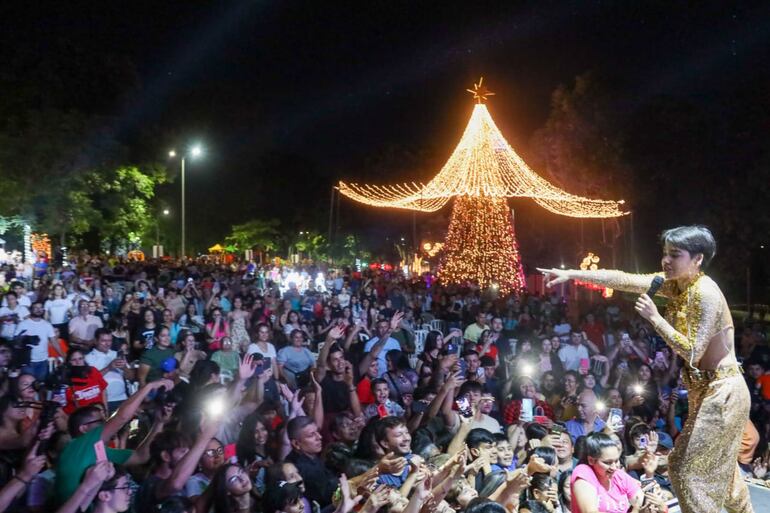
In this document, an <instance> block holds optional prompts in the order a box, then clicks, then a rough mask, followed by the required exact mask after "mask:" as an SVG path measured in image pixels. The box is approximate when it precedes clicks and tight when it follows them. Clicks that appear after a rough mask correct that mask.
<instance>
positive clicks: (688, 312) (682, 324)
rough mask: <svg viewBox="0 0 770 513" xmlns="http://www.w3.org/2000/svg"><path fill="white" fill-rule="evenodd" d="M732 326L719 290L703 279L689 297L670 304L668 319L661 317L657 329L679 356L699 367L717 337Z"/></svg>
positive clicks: (656, 325) (681, 297)
mask: <svg viewBox="0 0 770 513" xmlns="http://www.w3.org/2000/svg"><path fill="white" fill-rule="evenodd" d="M731 325H732V319H731V317H730V315H729V310H727V303H726V302H725V300H724V296H722V293H721V291H720V290H719V287H718V286H717V284H716V283H714V282H713V281H712V280H711V279H709V278H702V279H700V280H699V281H698V283H697V284H696V285H695V286H694V287H693V289H692V290H691V291H690V293H689V294H682V296H680V297H677V298H675V299H674V300H673V301H671V302H670V303H669V305H668V307H667V309H666V318H665V319H663V318H659V319H658V320H657V321H656V322H655V323H653V328H655V331H657V332H658V334H659V335H660V336H661V337H663V340H665V341H666V343H667V344H668V346H669V347H670V348H671V349H672V350H673V351H674V352H675V353H676V354H678V355H679V356H681V357H682V358H684V359H685V361H686V362H689V363H691V364H692V365H693V366H697V364H698V362H699V361H700V359H701V358H702V357H703V354H704V353H705V352H706V349H707V348H708V345H709V342H710V341H711V339H712V338H713V337H714V335H716V334H717V333H718V332H720V331H721V330H723V329H724V328H726V327H728V326H731Z"/></svg>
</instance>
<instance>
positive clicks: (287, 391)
mask: <svg viewBox="0 0 770 513" xmlns="http://www.w3.org/2000/svg"><path fill="white" fill-rule="evenodd" d="M311 375H312V373H311ZM278 390H280V392H281V395H282V396H283V398H284V399H286V400H287V401H288V402H289V403H291V402H292V401H293V400H294V393H293V392H292V391H291V388H289V385H287V384H286V383H279V384H278Z"/></svg>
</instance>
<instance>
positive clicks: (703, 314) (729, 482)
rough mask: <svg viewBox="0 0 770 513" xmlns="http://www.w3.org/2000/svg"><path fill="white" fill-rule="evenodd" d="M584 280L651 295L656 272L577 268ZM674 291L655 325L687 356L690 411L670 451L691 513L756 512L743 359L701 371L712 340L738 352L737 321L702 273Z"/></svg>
mask: <svg viewBox="0 0 770 513" xmlns="http://www.w3.org/2000/svg"><path fill="white" fill-rule="evenodd" d="M576 275H577V277H578V279H580V280H582V281H588V282H592V283H595V284H597V285H603V286H606V287H611V288H613V289H618V290H623V291H626V292H635V293H637V294H643V293H644V292H646V291H647V289H648V288H649V286H650V282H651V281H652V279H653V277H655V276H656V275H654V274H649V275H640V274H629V273H624V272H622V271H611V270H598V271H576ZM659 294H660V295H663V296H666V297H668V298H669V299H670V300H669V303H668V305H667V308H666V318H665V320H661V321H659V322H657V323H656V324H655V325H654V328H655V331H657V332H658V334H659V335H660V336H661V337H662V338H663V339H664V340H665V341H666V343H667V344H668V345H669V347H671V349H672V350H673V351H674V352H675V353H676V354H677V355H679V356H681V357H682V358H683V359H684V360H685V372H684V382H685V384H686V386H687V388H688V391H689V395H688V405H689V415H688V417H687V421H686V422H685V425H684V427H683V429H682V432H681V434H680V435H679V437H678V438H677V439H676V443H675V446H674V450H673V452H672V453H671V456H670V457H669V465H670V467H669V468H670V470H671V472H670V473H671V483H672V485H673V488H674V492H675V493H676V495H677V497H678V498H679V504H680V506H681V508H682V512H683V513H719V512H720V511H721V510H722V508H725V509H726V510H727V511H728V512H730V513H733V512H736V513H737V512H741V513H748V512H752V511H753V508H752V506H751V500H750V497H749V491H748V488H747V486H746V483H745V482H744V481H743V479H742V478H741V474H740V470H739V469H738V450H739V448H740V444H741V435H742V434H743V430H744V428H745V426H746V422H747V421H748V418H749V407H750V404H751V399H750V396H749V390H748V388H747V387H746V383H745V381H744V380H743V377H742V376H741V370H740V367H739V366H738V365H728V366H723V367H720V368H719V369H712V370H700V369H698V363H699V362H700V359H701V358H702V357H703V355H704V353H705V352H706V350H707V349H708V348H709V346H711V345H712V344H716V345H722V344H724V345H725V346H724V347H726V348H729V349H730V352H734V348H733V344H734V342H733V333H734V327H733V320H732V316H731V315H730V309H729V308H728V306H727V301H726V300H725V298H724V296H723V295H722V291H721V290H719V287H718V286H717V284H716V283H715V282H714V281H713V280H712V279H711V278H709V277H707V276H704V275H702V274H701V275H699V276H698V277H697V278H695V279H694V280H693V281H692V282H691V283H690V284H689V285H688V286H687V288H686V289H685V290H684V291H679V290H678V288H677V284H676V282H675V281H673V280H667V281H666V282H665V283H664V284H663V287H661V289H660V291H659Z"/></svg>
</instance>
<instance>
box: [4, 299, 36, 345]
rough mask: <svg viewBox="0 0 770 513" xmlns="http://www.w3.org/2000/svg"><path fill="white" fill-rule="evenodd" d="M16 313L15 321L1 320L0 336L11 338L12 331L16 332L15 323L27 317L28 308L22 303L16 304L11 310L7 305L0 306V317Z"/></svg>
mask: <svg viewBox="0 0 770 513" xmlns="http://www.w3.org/2000/svg"><path fill="white" fill-rule="evenodd" d="M13 314H16V320H15V321H5V322H3V327H2V331H0V337H3V338H6V339H9V340H10V339H12V338H13V335H14V333H16V325H17V324H18V323H19V322H21V321H23V320H24V319H26V318H27V317H29V310H28V309H27V307H26V306H22V305H16V308H14V309H13V310H11V309H10V308H8V307H7V306H3V307H0V317H5V316H6V315H13Z"/></svg>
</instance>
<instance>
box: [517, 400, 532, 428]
mask: <svg viewBox="0 0 770 513" xmlns="http://www.w3.org/2000/svg"><path fill="white" fill-rule="evenodd" d="M534 407H535V401H533V400H532V399H529V398H526V397H525V398H524V399H522V400H521V413H520V414H519V419H521V420H523V421H524V422H532V410H533V409H534Z"/></svg>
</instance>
